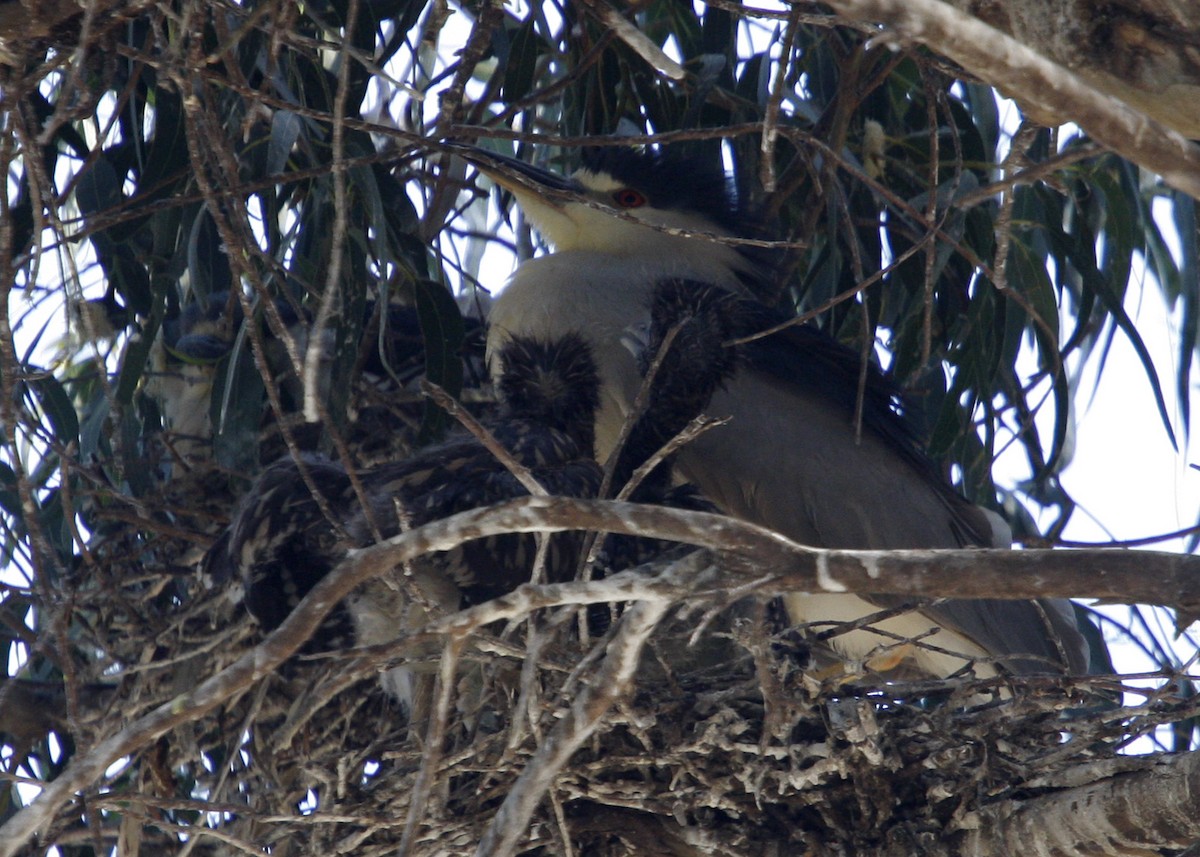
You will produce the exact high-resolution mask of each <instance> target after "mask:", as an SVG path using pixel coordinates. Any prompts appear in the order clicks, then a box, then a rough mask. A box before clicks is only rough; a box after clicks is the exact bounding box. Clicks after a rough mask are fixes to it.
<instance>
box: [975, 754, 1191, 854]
mask: <svg viewBox="0 0 1200 857" xmlns="http://www.w3.org/2000/svg"><path fill="white" fill-rule="evenodd" d="M1013 806H1014V804H1011V803H1004V804H1001V805H1000V809H999V811H997V812H996V813H995V814H994V815H992V816H991V817H988V816H986V815H985V819H984V824H983V825H982V826H981V827H980V828H979V829H978V830H974V831H971V833H970V834H969V835H968V836H967V837H966V838H965V842H964V844H963V847H962V849H961V850H960V851H959V852H958V853H961V854H963V855H972V857H974V855H978V857H985V855H992V854H1021V855H1024V857H1074V855H1078V854H1147V853H1155V854H1157V853H1160V851H1161V850H1162V849H1172V850H1174V849H1180V848H1187V847H1188V846H1189V845H1193V844H1194V843H1195V842H1196V841H1197V840H1200V753H1187V754H1183V755H1179V756H1168V757H1164V758H1162V759H1159V760H1158V761H1157V763H1155V764H1154V765H1153V766H1152V767H1150V768H1149V769H1148V770H1145V771H1140V772H1137V773H1130V774H1119V775H1117V776H1114V777H1111V778H1107V779H1104V780H1101V781H1100V782H1097V783H1091V784H1089V785H1086V786H1081V787H1079V788H1075V789H1070V790H1069V791H1064V792H1058V793H1055V794H1051V795H1047V796H1045V797H1039V798H1035V799H1034V800H1029V801H1024V802H1022V803H1018V804H1016V805H1015V806H1016V809H1015V811H1010V810H1012V807H1013ZM1146 849H1151V850H1149V851H1148V850H1146Z"/></svg>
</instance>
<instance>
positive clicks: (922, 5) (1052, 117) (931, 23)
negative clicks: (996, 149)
mask: <svg viewBox="0 0 1200 857" xmlns="http://www.w3.org/2000/svg"><path fill="white" fill-rule="evenodd" d="M829 5H830V6H832V7H833V8H834V9H836V10H837V11H838V12H840V13H841V14H843V15H845V16H846V17H848V18H851V19H855V20H859V21H872V22H877V23H881V24H883V25H885V26H887V27H890V28H893V29H895V30H896V31H897V32H898V33H899V34H900V35H901V36H903V37H905V38H908V39H912V40H914V41H917V42H920V43H921V44H923V45H926V46H927V47H929V48H930V50H933V51H935V52H936V53H939V54H941V55H942V56H945V57H949V58H950V59H952V60H954V61H955V62H956V63H958V64H959V65H961V66H962V67H963V68H965V69H967V70H968V71H970V72H971V73H973V74H975V75H978V76H979V77H980V78H982V79H983V80H984V81H986V82H987V83H989V84H991V85H993V86H996V87H999V88H1001V89H1002V90H1003V91H1004V92H1005V94H1007V95H1009V96H1011V97H1012V98H1015V99H1016V100H1017V101H1018V102H1020V103H1021V105H1022V107H1024V108H1025V109H1026V110H1027V111H1029V112H1030V113H1032V114H1033V115H1034V116H1035V118H1037V119H1038V120H1039V121H1041V122H1046V123H1048V124H1056V123H1061V122H1067V121H1071V122H1076V123H1078V124H1079V125H1080V126H1081V127H1083V128H1084V129H1085V130H1086V131H1087V132H1088V133H1089V134H1090V135H1091V136H1092V137H1094V138H1095V139H1096V140H1098V141H1100V142H1101V143H1103V144H1104V145H1105V146H1107V147H1108V148H1110V149H1112V150H1113V151H1114V152H1116V153H1117V154H1119V155H1121V156H1122V157H1125V158H1128V159H1129V160H1131V161H1134V162H1136V163H1138V164H1141V165H1142V166H1143V167H1145V168H1146V169H1148V170H1151V171H1153V172H1156V173H1158V174H1159V175H1160V176H1162V177H1163V180H1164V181H1165V182H1166V183H1167V184H1169V185H1171V186H1172V187H1175V188H1178V189H1179V190H1182V191H1184V192H1185V193H1188V194H1191V195H1192V196H1193V197H1196V198H1200V147H1197V146H1196V145H1195V144H1193V143H1191V142H1190V141H1188V140H1187V139H1186V138H1185V137H1184V136H1183V135H1182V134H1180V133H1178V132H1177V131H1173V130H1172V129H1170V128H1168V127H1167V126H1165V125H1163V124H1161V123H1160V122H1157V121H1155V120H1154V119H1151V118H1150V117H1149V116H1147V115H1146V114H1145V113H1142V112H1140V111H1138V110H1135V109H1133V108H1132V107H1130V106H1129V105H1128V104H1126V103H1124V102H1122V101H1120V100H1118V99H1116V98H1114V97H1112V96H1110V95H1106V94H1104V93H1102V92H1100V91H1099V90H1097V89H1096V88H1095V87H1093V86H1091V85H1089V84H1088V83H1086V82H1085V81H1084V80H1082V79H1081V78H1080V77H1079V76H1078V75H1076V74H1074V73H1072V72H1071V71H1069V70H1068V69H1066V68H1063V67H1062V66H1061V65H1058V64H1057V63H1055V62H1052V61H1051V60H1048V59H1046V58H1045V57H1044V56H1042V55H1041V54H1039V53H1037V52H1036V51H1035V50H1033V49H1032V48H1030V47H1027V46H1026V45H1024V44H1022V43H1021V42H1018V41H1017V40H1016V39H1014V38H1012V37H1011V36H1008V35H1006V34H1004V33H1003V32H1001V31H1000V30H997V29H996V28H994V27H991V26H988V25H987V24H985V23H983V22H982V21H980V20H979V19H978V18H974V17H972V16H970V15H967V14H965V13H963V12H960V11H958V10H957V9H955V8H954V7H952V6H950V5H948V4H947V3H943V2H941V0H830V4H829Z"/></svg>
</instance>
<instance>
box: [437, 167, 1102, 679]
mask: <svg viewBox="0 0 1200 857" xmlns="http://www.w3.org/2000/svg"><path fill="white" fill-rule="evenodd" d="M454 151H456V152H459V153H461V154H462V155H463V156H464V157H466V158H467V160H469V161H471V162H473V163H474V164H475V165H476V166H477V167H478V168H479V169H480V170H481V171H483V172H484V173H485V174H487V175H488V176H490V177H491V178H492V179H493V180H495V181H496V182H497V183H498V184H500V185H501V186H503V187H504V188H506V189H508V190H509V191H511V192H512V193H513V194H514V196H515V197H516V199H517V201H518V202H519V203H520V205H521V209H522V211H523V212H524V214H525V216H526V217H527V218H528V220H529V221H530V223H532V225H533V226H534V227H535V228H536V229H537V230H538V231H539V232H540V233H541V234H542V236H543V237H544V238H545V239H546V241H547V242H548V243H549V244H550V245H551V246H552V247H553V251H552V252H550V253H548V254H546V255H543V256H540V257H538V258H534V259H531V260H529V261H526V262H523V263H522V264H521V265H520V266H519V267H518V268H517V270H516V272H515V273H514V274H513V276H512V279H511V281H510V282H509V283H508V285H507V286H506V287H505V289H504V290H503V291H502V292H501V293H500V294H499V295H498V296H497V297H496V298H495V299H494V302H493V306H492V311H491V316H490V325H491V327H490V332H489V338H488V345H489V352H490V353H491V354H498V353H500V350H501V349H502V347H503V345H504V343H505V342H507V341H508V340H509V339H510V338H512V337H513V336H537V337H554V336H557V335H559V334H560V333H561V332H562V331H564V330H579V331H581V332H582V334H583V335H584V336H585V337H586V338H587V340H588V342H589V344H590V345H591V347H592V351H593V353H594V355H595V357H596V360H597V363H598V365H599V371H600V378H601V381H602V389H601V397H600V398H601V407H600V415H599V418H598V421H597V446H598V453H599V455H600V457H601V459H603V458H604V457H605V456H606V455H607V454H608V452H609V451H610V449H611V448H612V445H613V441H614V438H615V437H616V436H617V433H618V431H619V427H620V425H621V423H622V421H623V420H624V418H625V416H626V414H627V413H628V412H629V409H630V404H631V402H632V401H633V400H634V396H635V393H636V391H637V387H638V383H639V381H640V375H639V372H638V367H637V365H636V361H635V360H634V359H633V357H632V356H631V354H630V352H629V351H628V350H627V349H625V348H623V347H622V345H621V339H622V334H623V332H624V331H626V330H627V329H628V328H630V327H631V326H636V325H638V324H639V323H644V318H645V314H646V312H647V308H648V306H649V305H650V298H651V294H652V292H653V290H654V287H655V285H656V284H657V283H658V282H660V281H661V280H663V279H664V278H672V277H678V278H686V279H688V280H692V281H698V282H702V283H709V284H713V285H717V286H721V287H723V288H726V289H728V290H730V291H732V292H735V293H740V294H742V295H744V296H746V297H747V298H749V291H748V290H747V288H746V284H747V283H749V282H752V281H754V280H755V279H762V278H763V277H765V276H769V272H765V271H763V270H762V268H761V267H760V266H757V265H756V263H755V260H754V259H753V258H752V257H751V256H750V255H749V254H747V253H744V252H742V251H741V250H740V249H739V248H738V247H737V246H733V245H731V244H728V243H721V242H720V240H719V237H720V236H724V237H736V236H737V235H738V233H739V229H740V228H742V227H741V225H740V224H742V223H744V222H746V221H745V213H744V212H743V211H741V210H740V209H739V206H738V203H737V199H736V197H735V195H734V194H733V192H732V189H731V187H730V185H729V183H728V181H727V179H726V177H725V175H724V174H723V173H722V172H721V171H720V170H719V169H714V167H712V166H706V164H705V163H704V162H700V161H697V160H693V159H688V158H682V157H676V156H674V155H673V154H671V153H666V154H664V153H663V152H661V151H656V150H649V149H647V150H634V149H630V148H605V149H600V150H595V151H592V152H589V153H586V154H585V156H584V166H583V167H582V168H581V169H580V170H579V171H578V172H576V173H575V174H574V175H572V176H571V177H570V178H564V177H561V176H558V175H556V174H553V173H550V172H547V171H545V170H542V169H539V168H535V167H533V166H530V165H529V164H525V163H523V162H520V161H515V160H512V159H508V158H502V157H498V156H495V155H492V154H491V153H488V152H483V151H480V150H475V149H470V148H469V147H458V146H455V147H454ZM697 233H700V234H697ZM706 236H718V238H717V240H713V238H711V237H706ZM762 319H763V323H762V327H761V328H759V329H763V328H765V327H767V326H769V322H770V321H773V320H775V319H772V317H771V313H770V312H769V311H767V310H766V309H765V308H763V309H762ZM746 332H753V331H746ZM743 360H744V362H745V365H744V366H742V367H741V368H739V369H738V371H737V373H736V375H735V376H734V377H733V378H732V380H731V381H729V383H728V384H727V385H726V388H725V389H724V390H721V391H718V392H717V394H716V395H715V396H714V398H713V400H712V403H711V405H710V408H709V412H710V413H711V414H713V415H718V416H726V415H728V416H730V417H731V420H730V422H729V424H728V425H726V426H723V427H720V428H717V429H714V430H712V431H709V432H708V433H706V434H705V435H703V436H702V437H701V438H699V439H698V440H697V441H696V442H695V443H693V444H691V445H690V446H689V447H687V448H685V449H684V450H682V451H681V453H680V455H679V458H678V464H677V467H678V471H679V473H680V474H681V475H682V476H683V478H685V479H687V480H690V481H691V482H694V483H695V484H696V485H697V486H698V487H699V488H700V489H701V490H702V491H703V492H704V494H705V495H706V496H707V497H708V498H709V499H711V500H712V501H714V502H715V503H717V504H718V505H719V506H720V507H721V508H723V509H724V510H725V511H727V512H728V513H730V514H733V515H736V516H739V517H742V518H744V519H747V520H750V521H754V522H756V523H759V524H763V525H766V526H768V527H770V528H772V529H774V530H777V531H778V532H780V533H783V534H785V535H787V536H789V537H791V538H792V539H794V540H796V541H798V542H801V543H804V544H808V545H813V546H819V547H830V548H859V549H900V548H960V547H970V546H980V547H992V546H996V547H999V546H1003V547H1009V546H1010V534H1009V531H1008V528H1007V526H1006V525H1005V524H1004V522H1003V521H1002V520H1001V519H1000V518H999V516H997V515H995V514H993V513H990V512H987V511H985V510H983V509H981V508H978V507H976V506H974V505H972V504H970V503H969V502H967V501H966V500H965V499H964V498H963V497H962V496H961V495H959V494H958V493H957V492H956V491H955V490H954V489H953V488H952V487H951V486H950V485H948V484H947V483H946V482H945V481H944V480H943V479H942V477H941V476H940V475H939V474H938V473H937V472H936V470H935V468H934V467H933V466H932V465H931V464H930V463H929V462H928V461H927V459H926V458H925V457H924V456H923V454H922V453H921V451H920V450H919V449H918V447H917V445H916V444H915V443H914V441H913V438H912V434H911V432H910V430H909V428H908V426H907V424H906V423H905V422H904V420H903V419H902V417H901V415H900V414H899V413H897V406H898V402H897V400H896V398H895V396H894V395H893V391H892V388H891V387H890V385H889V384H888V382H887V381H886V379H885V378H883V376H881V375H880V374H879V373H878V372H877V371H876V370H875V369H873V368H872V369H869V370H868V372H867V388H866V397H865V402H864V403H863V405H864V407H863V414H862V422H863V425H862V431H861V434H860V433H859V432H858V431H856V427H855V425H854V414H855V401H856V398H857V393H858V386H859V378H860V361H859V359H858V357H857V355H856V354H854V353H853V352H852V351H851V350H849V349H846V348H844V347H842V346H840V345H839V344H838V343H836V342H834V341H833V340H831V339H829V338H828V337H826V336H824V335H823V334H821V333H819V332H818V331H816V330H814V329H812V328H807V327H791V328H788V329H786V330H784V331H782V332H780V333H776V334H774V335H773V336H770V337H768V338H766V339H764V340H760V341H757V342H754V343H750V344H748V345H746V346H745V348H744V357H743ZM784 601H785V606H786V608H787V611H788V614H789V616H790V618H791V619H792V621H794V622H797V623H814V624H815V625H816V626H817V629H818V630H827V629H828V628H829V626H828V625H825V624H823V623H833V622H854V621H856V620H860V619H862V618H863V617H866V616H870V615H872V614H874V613H876V612H878V611H879V610H880V609H881V608H888V607H892V606H896V605H898V604H900V603H901V602H900V600H899V599H891V598H883V597H870V598H869V600H868V599H864V598H862V597H859V596H857V595H854V594H851V593H844V594H818V595H810V594H802V593H791V594H788V595H785V597H784ZM872 627H874V628H878V629H880V630H881V631H883V632H886V634H890V635H894V636H885V635H880V634H878V633H874V632H872V630H871V629H870V628H865V629H859V630H854V631H851V632H849V633H844V634H841V635H838V636H835V637H834V638H833V640H832V642H833V645H834V646H835V647H836V648H837V649H839V650H840V652H841V653H842V654H843V655H846V656H849V657H851V658H854V659H861V660H865V661H867V662H869V665H871V664H876V663H877V664H884V665H891V664H892V663H893V661H894V660H895V659H897V658H900V657H903V659H904V662H905V666H907V667H910V668H915V669H916V670H917V671H919V672H921V673H924V674H932V675H941V676H944V675H949V674H951V673H954V672H955V671H957V670H959V669H960V668H962V667H963V666H965V665H967V664H969V663H975V664H976V672H977V673H978V674H981V675H988V674H994V672H995V666H996V664H1001V665H1003V667H1004V668H1005V669H1007V670H1008V671H1010V672H1014V673H1031V672H1046V671H1059V670H1063V669H1066V670H1069V671H1070V672H1076V673H1083V672H1086V669H1087V663H1088V648H1087V644H1086V642H1085V641H1084V639H1083V637H1082V635H1081V634H1080V632H1079V630H1078V628H1077V626H1076V624H1075V619H1074V615H1073V610H1072V608H1071V605H1070V603H1069V602H1067V601H1063V600H1041V601H1036V602H1035V601H1009V600H970V601H966V600H952V601H943V602H939V603H936V604H927V605H923V606H921V608H920V609H919V610H917V611H910V612H904V613H901V614H900V615H893V616H889V617H887V618H885V619H882V620H881V621H878V622H876V623H875V624H874V625H873V626H872ZM933 627H937V628H938V629H939V630H938V631H937V632H936V633H934V634H932V635H931V634H930V630H931V628H933ZM897 639H900V640H913V639H919V640H920V641H921V642H920V644H917V645H911V646H905V647H900V648H897V647H896V645H895V644H896V641H897ZM889 647H891V649H892V651H890V652H885V653H884V654H883V655H882V657H878V658H875V660H874V661H872V657H873V656H875V655H878V654H880V653H881V652H884V650H887V649H888V648H889Z"/></svg>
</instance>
